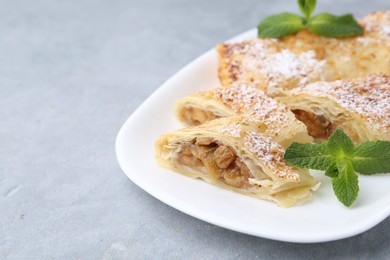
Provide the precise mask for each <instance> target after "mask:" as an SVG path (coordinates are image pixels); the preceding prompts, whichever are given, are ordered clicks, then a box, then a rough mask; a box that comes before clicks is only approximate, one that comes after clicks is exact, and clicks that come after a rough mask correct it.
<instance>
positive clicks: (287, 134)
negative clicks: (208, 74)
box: [176, 85, 312, 146]
mask: <svg viewBox="0 0 390 260" xmlns="http://www.w3.org/2000/svg"><path fill="white" fill-rule="evenodd" d="M176 114H177V115H178V118H179V119H180V121H182V122H183V123H184V124H185V125H187V126H193V125H199V124H202V123H206V122H207V121H210V119H215V118H220V117H229V116H240V115H242V116H246V117H250V118H251V120H252V121H253V122H256V123H257V124H259V125H261V124H263V125H265V127H266V128H267V129H266V130H265V133H266V134H267V135H268V136H269V137H271V138H273V139H274V140H275V141H276V142H279V143H281V144H282V145H283V146H284V145H289V144H290V143H291V142H293V141H295V142H311V141H312V138H310V137H309V136H308V135H307V130H306V126H305V125H304V124H303V123H302V122H300V121H299V120H297V119H296V118H295V116H294V114H293V113H292V112H291V111H290V110H289V109H288V108H287V107H286V106H285V105H283V104H281V103H279V102H278V101H276V100H275V99H273V98H270V97H268V96H267V95H266V94H265V93H264V92H263V91H261V90H259V89H257V88H253V87H249V86H246V85H240V86H236V87H231V88H224V87H219V88H215V89H212V90H208V91H201V92H198V93H196V94H192V95H189V96H186V97H184V98H182V99H180V100H178V101H177V103H176ZM210 114H211V115H212V116H211V115H210Z"/></svg>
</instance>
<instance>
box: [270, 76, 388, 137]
mask: <svg viewBox="0 0 390 260" xmlns="http://www.w3.org/2000/svg"><path fill="white" fill-rule="evenodd" d="M286 93H287V92H286ZM277 99H278V100H280V101H281V102H284V103H285V104H286V105H287V106H289V107H290V108H291V109H292V110H301V111H308V112H310V113H313V114H316V115H321V116H323V117H325V118H326V119H327V120H329V122H330V123H331V124H332V125H333V126H332V129H333V130H335V129H336V128H342V129H343V130H344V131H345V132H346V133H347V134H348V135H350V136H351V137H352V138H353V140H354V141H355V142H356V143H361V142H364V141H374V140H387V141H390V76H389V75H386V74H372V75H369V76H366V77H362V78H357V79H353V80H337V81H334V82H316V83H312V84H309V85H307V86H305V87H300V88H295V89H293V90H291V91H290V92H288V94H287V95H286V96H280V97H278V98H277Z"/></svg>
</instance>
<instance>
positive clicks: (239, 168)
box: [175, 137, 253, 188]
mask: <svg viewBox="0 0 390 260" xmlns="http://www.w3.org/2000/svg"><path fill="white" fill-rule="evenodd" d="M180 147H181V148H180V150H179V152H178V154H177V156H176V159H175V161H176V165H177V167H182V166H186V167H191V168H193V169H196V170H199V171H203V172H204V173H206V174H208V176H209V177H210V178H212V179H214V180H219V181H223V182H224V183H226V184H228V185H230V186H233V187H236V188H245V187H251V186H253V185H252V184H250V183H249V180H248V178H253V176H252V174H251V172H250V170H249V168H248V167H247V165H246V164H245V163H244V162H243V161H242V160H241V159H240V158H238V157H237V155H236V154H235V152H234V151H233V149H232V148H231V147H229V146H226V145H223V144H222V143H220V142H218V141H215V140H213V139H212V138H204V137H202V138H201V137H198V138H196V139H195V140H193V141H192V142H186V143H182V144H181V146H180Z"/></svg>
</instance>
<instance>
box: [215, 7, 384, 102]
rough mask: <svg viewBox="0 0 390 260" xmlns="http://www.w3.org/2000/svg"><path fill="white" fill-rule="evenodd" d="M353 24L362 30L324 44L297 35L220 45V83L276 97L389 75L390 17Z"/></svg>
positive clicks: (373, 16)
mask: <svg viewBox="0 0 390 260" xmlns="http://www.w3.org/2000/svg"><path fill="white" fill-rule="evenodd" d="M358 22H359V23H360V25H361V26H362V27H363V29H364V33H363V35H361V36H358V37H349V38H327V37H321V36H318V35H315V34H311V33H309V32H308V31H305V30H303V31H300V32H299V33H297V34H294V35H291V36H287V37H284V38H281V39H252V40H246V41H242V42H238V43H231V44H220V45H218V46H217V47H216V49H217V52H218V57H219V72H218V75H219V78H220V80H221V83H222V85H223V86H225V87H230V86H232V85H233V84H237V83H242V84H253V85H255V86H257V87H259V88H261V89H265V90H267V91H269V94H273V95H278V93H279V91H281V90H283V89H292V88H295V87H300V86H304V85H306V84H308V83H312V82H315V81H320V80H326V81H334V80H338V79H352V78H356V77H361V76H364V75H367V74H370V73H379V72H382V73H390V66H389V61H390V29H389V28H390V11H381V12H375V13H371V14H369V15H368V16H366V17H364V18H362V19H360V20H359V21H358Z"/></svg>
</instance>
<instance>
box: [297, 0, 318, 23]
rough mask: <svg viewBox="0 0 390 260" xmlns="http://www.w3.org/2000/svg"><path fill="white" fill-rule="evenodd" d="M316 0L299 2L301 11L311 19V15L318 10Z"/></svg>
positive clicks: (300, 0)
mask: <svg viewBox="0 0 390 260" xmlns="http://www.w3.org/2000/svg"><path fill="white" fill-rule="evenodd" d="M316 4H317V1H316V0H298V5H299V9H301V12H302V14H303V15H304V16H305V17H306V19H309V17H310V16H311V14H312V13H313V12H314V9H316Z"/></svg>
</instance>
